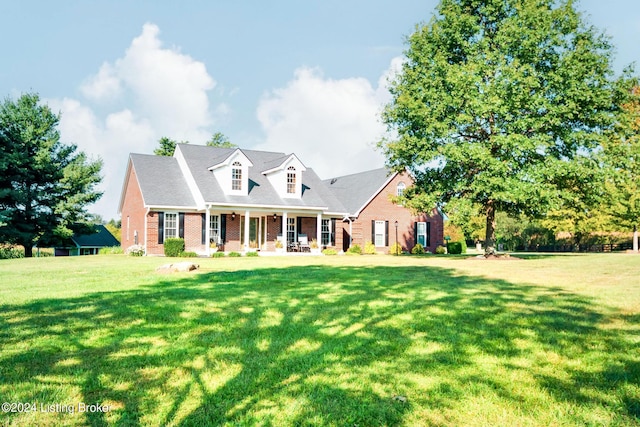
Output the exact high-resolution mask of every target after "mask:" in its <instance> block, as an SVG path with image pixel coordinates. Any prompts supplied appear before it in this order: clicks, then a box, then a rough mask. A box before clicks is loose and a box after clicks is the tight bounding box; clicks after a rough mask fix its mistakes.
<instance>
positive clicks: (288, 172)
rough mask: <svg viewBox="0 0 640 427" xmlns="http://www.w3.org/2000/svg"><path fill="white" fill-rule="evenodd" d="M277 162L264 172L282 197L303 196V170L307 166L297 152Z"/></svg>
mask: <svg viewBox="0 0 640 427" xmlns="http://www.w3.org/2000/svg"><path fill="white" fill-rule="evenodd" d="M276 163H277V164H276V165H274V166H273V167H272V168H271V169H267V170H265V171H263V172H262V174H263V175H265V176H266V177H267V178H268V179H269V182H270V183H271V185H272V186H273V188H274V189H275V190H276V191H277V193H278V195H279V196H280V197H282V198H300V197H302V172H304V171H306V170H307V168H306V167H305V166H304V165H303V164H302V162H301V161H300V160H299V159H298V158H297V157H296V155H295V154H291V155H289V156H287V157H285V158H284V159H283V161H282V162H276Z"/></svg>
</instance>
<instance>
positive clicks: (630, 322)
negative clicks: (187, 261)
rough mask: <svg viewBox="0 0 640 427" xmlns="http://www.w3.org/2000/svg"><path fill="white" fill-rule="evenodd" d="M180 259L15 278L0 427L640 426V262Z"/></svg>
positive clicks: (28, 263) (3, 274) (39, 269)
mask: <svg viewBox="0 0 640 427" xmlns="http://www.w3.org/2000/svg"><path fill="white" fill-rule="evenodd" d="M168 261H169V260H167V259H158V258H128V257H124V256H117V255H116V256H93V257H79V258H42V259H26V260H25V259H22V260H8V261H1V262H0V400H1V401H2V402H14V403H17V402H27V403H35V404H36V411H34V412H28V413H25V412H22V413H4V412H0V425H16V426H17V425H45V426H47V425H51V426H58V425H67V426H71V425H77V426H80V425H98V426H102V425H117V426H129V425H131V426H135V425H142V426H164V425H174V426H190V425H201V426H206V425H229V426H231V425H233V426H236V425H261V426H289V425H296V426H297V425H301V426H304V425H318V426H324V425H327V426H379V425H406V426H422V425H436V426H458V425H487V426H488V425H518V426H527V425H530V426H551V425H557V426H565V425H580V426H582V425H611V426H618V425H629V426H630V425H639V424H640V257H638V256H632V255H624V254H604V255H578V256H539V255H536V256H531V257H529V258H527V259H523V260H518V261H482V260H468V259H465V258H460V257H459V258H447V257H434V256H431V257H392V256H369V257H366V256H362V257H347V256H345V257H304V258H303V257H292V258H267V257H264V258H262V257H261V258H241V259H198V260H196V262H198V263H199V264H200V265H201V269H200V271H199V272H197V273H180V274H172V275H161V274H158V273H155V271H154V270H155V267H157V266H159V265H161V264H164V263H166V262H168ZM78 403H85V404H100V405H106V406H108V407H109V411H108V412H106V413H102V412H91V413H87V412H85V413H78V412H77V411H76V412H75V413H73V414H70V413H66V412H64V413H60V412H56V411H55V410H53V411H50V412H43V411H42V409H45V410H46V409H47V408H50V406H51V405H55V404H58V405H73V406H74V408H76V409H77V405H78Z"/></svg>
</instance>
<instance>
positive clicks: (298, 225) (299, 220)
mask: <svg viewBox="0 0 640 427" xmlns="http://www.w3.org/2000/svg"><path fill="white" fill-rule="evenodd" d="M296 220H297V223H296V233H297V234H300V233H301V232H302V217H301V216H299V217H298V218H296ZM294 241H298V236H297V235H296V237H295V240H294Z"/></svg>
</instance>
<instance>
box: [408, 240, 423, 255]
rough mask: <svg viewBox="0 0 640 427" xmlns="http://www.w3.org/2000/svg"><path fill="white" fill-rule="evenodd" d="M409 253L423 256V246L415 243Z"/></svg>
mask: <svg viewBox="0 0 640 427" xmlns="http://www.w3.org/2000/svg"><path fill="white" fill-rule="evenodd" d="M411 253H412V254H414V255H423V254H424V253H425V250H424V246H422V244H421V243H416V245H415V246H414V247H413V249H411Z"/></svg>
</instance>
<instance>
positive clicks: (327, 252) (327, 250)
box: [322, 248, 338, 255]
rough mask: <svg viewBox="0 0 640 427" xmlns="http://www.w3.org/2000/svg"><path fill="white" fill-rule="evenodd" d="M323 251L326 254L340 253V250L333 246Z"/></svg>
mask: <svg viewBox="0 0 640 427" xmlns="http://www.w3.org/2000/svg"><path fill="white" fill-rule="evenodd" d="M322 253H323V254H325V255H338V251H336V250H335V249H333V248H327V249H325V250H323V251H322Z"/></svg>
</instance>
